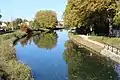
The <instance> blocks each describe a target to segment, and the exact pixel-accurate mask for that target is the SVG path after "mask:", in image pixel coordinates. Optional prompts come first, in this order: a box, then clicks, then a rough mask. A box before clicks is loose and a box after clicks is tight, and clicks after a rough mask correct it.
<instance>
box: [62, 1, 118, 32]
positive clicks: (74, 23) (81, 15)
mask: <svg viewBox="0 0 120 80" xmlns="http://www.w3.org/2000/svg"><path fill="white" fill-rule="evenodd" d="M115 12H116V1H115V0H68V4H67V6H66V9H65V12H64V23H65V25H66V26H70V27H78V26H81V25H85V26H94V27H100V26H104V27H105V26H106V25H107V27H108V29H109V27H111V26H112V25H113V18H114V16H115ZM101 29H102V28H101ZM103 30H104V29H103Z"/></svg>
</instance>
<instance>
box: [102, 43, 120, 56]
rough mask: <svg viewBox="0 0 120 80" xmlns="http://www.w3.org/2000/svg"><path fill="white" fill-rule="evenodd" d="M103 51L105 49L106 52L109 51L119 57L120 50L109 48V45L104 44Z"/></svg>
mask: <svg viewBox="0 0 120 80" xmlns="http://www.w3.org/2000/svg"><path fill="white" fill-rule="evenodd" d="M104 49H107V50H109V51H111V52H113V53H115V54H117V55H120V49H119V48H116V47H114V46H111V45H109V44H106V43H104Z"/></svg>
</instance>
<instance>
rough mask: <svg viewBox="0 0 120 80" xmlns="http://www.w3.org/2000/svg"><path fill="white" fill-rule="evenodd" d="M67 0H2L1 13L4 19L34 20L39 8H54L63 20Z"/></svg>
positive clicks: (59, 18) (0, 3)
mask: <svg viewBox="0 0 120 80" xmlns="http://www.w3.org/2000/svg"><path fill="white" fill-rule="evenodd" d="M66 4H67V0H2V1H1V0H0V13H1V14H2V19H1V20H3V21H6V20H7V21H11V20H14V19H15V18H23V19H28V20H32V19H33V18H34V16H35V14H36V12H37V11H39V10H46V9H47V10H53V11H55V12H56V13H57V17H58V20H62V14H63V12H64V10H65V7H66Z"/></svg>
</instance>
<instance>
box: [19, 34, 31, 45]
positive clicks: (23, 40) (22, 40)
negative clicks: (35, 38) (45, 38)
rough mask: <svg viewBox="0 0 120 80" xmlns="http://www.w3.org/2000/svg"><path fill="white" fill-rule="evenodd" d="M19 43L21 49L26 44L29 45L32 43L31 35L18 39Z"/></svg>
mask: <svg viewBox="0 0 120 80" xmlns="http://www.w3.org/2000/svg"><path fill="white" fill-rule="evenodd" d="M19 42H20V44H21V45H22V46H23V47H24V46H26V45H27V44H28V43H29V44H30V43H31V42H32V35H27V36H26V37H24V38H22V39H20V40H19Z"/></svg>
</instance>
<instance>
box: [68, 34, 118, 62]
mask: <svg viewBox="0 0 120 80" xmlns="http://www.w3.org/2000/svg"><path fill="white" fill-rule="evenodd" d="M88 37H89V36H85V35H74V34H72V33H69V38H70V39H71V40H72V41H73V42H74V43H76V44H77V45H79V46H81V45H82V46H84V47H86V48H88V49H91V50H92V51H95V52H96V53H99V54H101V55H103V56H105V57H108V58H110V59H111V60H114V61H115V62H118V63H120V50H119V49H117V48H115V47H112V46H110V45H107V44H102V43H100V42H97V41H93V40H90V39H88Z"/></svg>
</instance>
